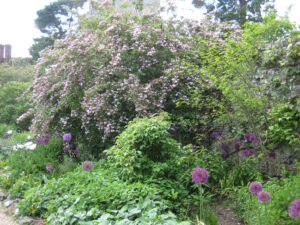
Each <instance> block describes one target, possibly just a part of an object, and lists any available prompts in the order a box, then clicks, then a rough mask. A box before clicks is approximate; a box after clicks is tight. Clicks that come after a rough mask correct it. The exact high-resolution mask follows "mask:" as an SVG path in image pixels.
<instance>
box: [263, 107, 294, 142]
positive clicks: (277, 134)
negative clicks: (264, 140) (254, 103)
mask: <svg viewBox="0 0 300 225" xmlns="http://www.w3.org/2000/svg"><path fill="white" fill-rule="evenodd" d="M268 118H269V127H268V130H267V131H266V132H267V135H268V137H269V141H270V143H271V144H277V143H280V144H289V145H293V144H300V137H299V129H300V122H299V121H300V110H299V108H297V107H295V106H293V105H291V104H287V103H286V104H281V105H278V106H276V107H274V108H273V109H272V110H271V112H270V113H269V117H268Z"/></svg>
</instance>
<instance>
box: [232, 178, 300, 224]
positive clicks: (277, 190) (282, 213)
mask: <svg viewBox="0 0 300 225" xmlns="http://www.w3.org/2000/svg"><path fill="white" fill-rule="evenodd" d="M299 187H300V175H299V174H298V175H295V176H291V177H289V178H285V179H282V180H277V179H276V178H274V179H271V180H270V181H268V182H266V183H265V184H264V185H263V190H264V191H267V192H269V193H270V196H271V200H270V201H269V202H267V203H264V204H265V205H266V208H265V207H264V204H263V203H261V202H259V201H258V200H257V197H256V196H253V195H252V194H251V193H250V192H249V188H248V187H244V188H242V189H240V191H239V192H238V193H237V196H236V197H237V205H236V208H237V209H238V212H239V213H241V215H242V218H243V219H244V221H245V222H246V223H247V224H249V225H256V224H258V219H259V218H264V220H263V221H261V222H260V223H259V224H260V225H277V224H285V225H297V224H299V222H300V219H299V218H298V219H295V218H291V217H290V216H289V214H288V208H289V204H290V203H291V202H292V201H293V200H295V199H298V198H300V193H299Z"/></svg>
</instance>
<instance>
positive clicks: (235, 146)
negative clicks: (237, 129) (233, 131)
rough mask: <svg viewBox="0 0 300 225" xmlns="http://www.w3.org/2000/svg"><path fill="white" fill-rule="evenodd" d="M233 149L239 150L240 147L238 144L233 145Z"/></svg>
mask: <svg viewBox="0 0 300 225" xmlns="http://www.w3.org/2000/svg"><path fill="white" fill-rule="evenodd" d="M233 147H234V149H239V148H240V147H241V146H240V144H239V143H235V144H234V145H233Z"/></svg>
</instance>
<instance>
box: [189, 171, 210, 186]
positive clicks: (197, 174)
mask: <svg viewBox="0 0 300 225" xmlns="http://www.w3.org/2000/svg"><path fill="white" fill-rule="evenodd" d="M192 179H193V181H194V182H195V184H199V183H202V184H206V183H207V181H208V171H207V170H206V169H204V168H199V167H197V168H195V169H194V170H193V172H192Z"/></svg>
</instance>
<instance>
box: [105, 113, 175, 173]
mask: <svg viewBox="0 0 300 225" xmlns="http://www.w3.org/2000/svg"><path fill="white" fill-rule="evenodd" d="M170 127H171V123H170V122H169V121H167V120H166V119H165V118H164V116H163V115H161V116H157V117H153V118H143V119H134V120H133V121H131V122H129V125H128V126H127V128H126V129H125V130H124V131H123V132H122V133H121V134H120V135H119V136H118V137H117V139H116V144H115V145H114V146H113V147H111V148H110V149H109V150H106V153H107V154H108V155H109V157H108V159H109V161H110V162H111V163H112V165H113V166H114V167H116V168H119V169H120V171H121V174H122V175H124V176H131V177H134V176H140V177H143V176H147V175H154V174H155V175H156V176H160V177H174V175H175V174H170V168H168V166H169V163H167V162H168V161H169V160H171V159H172V158H174V157H175V156H176V155H178V154H179V153H180V145H179V143H178V142H176V141H175V140H174V139H172V138H171V135H170V133H169V132H168V129H169V128H170ZM158 164H160V165H158ZM158 168H159V170H160V171H158V170H157V169H158Z"/></svg>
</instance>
